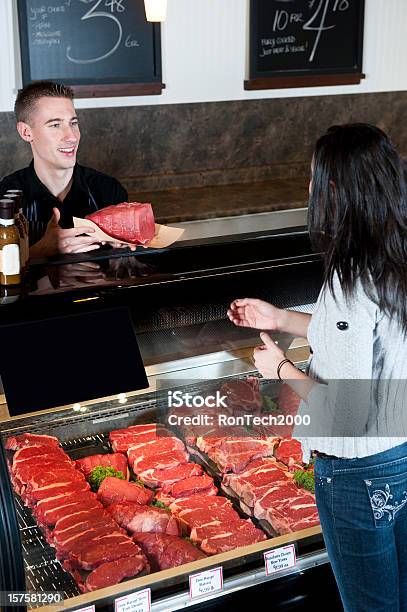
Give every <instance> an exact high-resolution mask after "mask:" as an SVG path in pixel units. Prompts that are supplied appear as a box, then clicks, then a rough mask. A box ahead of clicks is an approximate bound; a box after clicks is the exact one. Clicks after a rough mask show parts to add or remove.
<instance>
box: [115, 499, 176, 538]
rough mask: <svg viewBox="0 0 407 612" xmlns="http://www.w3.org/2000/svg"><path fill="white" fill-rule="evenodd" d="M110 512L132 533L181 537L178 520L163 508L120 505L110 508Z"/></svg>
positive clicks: (129, 504) (117, 521)
mask: <svg viewBox="0 0 407 612" xmlns="http://www.w3.org/2000/svg"><path fill="white" fill-rule="evenodd" d="M108 512H109V513H110V514H111V516H112V517H113V518H114V520H115V521H116V523H118V524H119V525H120V526H121V527H123V528H124V529H127V531H130V532H131V533H136V532H140V533H144V532H152V533H167V534H170V535H181V527H180V524H179V522H178V520H177V519H176V518H175V517H174V516H172V514H171V513H170V512H168V511H167V510H164V509H163V508H157V507H154V506H139V505H138V504H131V503H120V504H112V505H111V506H109V507H108Z"/></svg>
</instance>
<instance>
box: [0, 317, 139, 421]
mask: <svg viewBox="0 0 407 612" xmlns="http://www.w3.org/2000/svg"><path fill="white" fill-rule="evenodd" d="M0 346H1V347H2V350H1V352H0V376H1V378H2V381H3V387H4V392H5V395H6V400H7V404H8V408H9V412H10V415H11V416H16V415H19V414H25V413H29V412H34V411H37V410H43V409H47V408H54V407H57V406H64V405H69V404H74V403H76V402H81V401H86V400H91V399H97V398H100V397H105V396H108V395H116V394H118V393H126V392H128V391H135V390H137V389H145V388H146V387H148V381H147V377H146V373H145V370H144V366H143V362H142V359H141V355H140V350H139V347H138V342H137V338H136V336H135V333H134V329H133V325H132V322H131V319H130V313H129V311H128V309H127V308H114V309H111V310H110V309H109V310H101V311H95V312H90V313H86V314H78V315H70V316H65V317H57V318H53V319H47V320H41V321H34V322H30V323H23V324H13V325H5V326H1V327H0ZM19 347H21V350H19Z"/></svg>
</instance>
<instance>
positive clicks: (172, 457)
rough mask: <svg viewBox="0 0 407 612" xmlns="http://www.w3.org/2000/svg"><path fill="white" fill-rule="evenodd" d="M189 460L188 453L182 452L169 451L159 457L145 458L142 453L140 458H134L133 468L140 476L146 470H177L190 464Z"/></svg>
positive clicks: (150, 456) (149, 456) (148, 456)
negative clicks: (185, 464) (183, 465)
mask: <svg viewBox="0 0 407 612" xmlns="http://www.w3.org/2000/svg"><path fill="white" fill-rule="evenodd" d="M188 459H189V455H188V453H186V452H185V451H182V450H174V451H169V452H166V453H161V454H160V455H158V456H155V455H147V456H144V455H143V454H142V453H140V454H139V456H138V457H134V458H133V463H131V467H132V468H133V470H134V472H135V473H136V474H137V475H138V474H141V473H143V472H145V471H146V470H165V469H169V468H175V467H178V466H179V465H182V464H184V463H188Z"/></svg>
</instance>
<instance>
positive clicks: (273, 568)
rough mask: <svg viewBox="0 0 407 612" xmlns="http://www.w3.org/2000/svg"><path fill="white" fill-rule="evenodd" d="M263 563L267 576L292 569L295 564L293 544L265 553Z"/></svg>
mask: <svg viewBox="0 0 407 612" xmlns="http://www.w3.org/2000/svg"><path fill="white" fill-rule="evenodd" d="M264 563H265V566H266V575H267V576H270V575H271V574H275V573H277V572H281V571H282V570H286V569H289V568H291V567H294V566H295V565H296V563H297V559H296V556H295V548H294V544H289V545H288V546H282V547H281V548H275V549H274V550H269V551H268V552H265V553H264Z"/></svg>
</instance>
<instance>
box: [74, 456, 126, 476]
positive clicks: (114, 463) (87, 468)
mask: <svg viewBox="0 0 407 612" xmlns="http://www.w3.org/2000/svg"><path fill="white" fill-rule="evenodd" d="M75 463H76V467H77V469H78V470H80V471H81V472H82V473H83V474H85V476H86V478H88V476H90V474H91V472H92V470H94V469H95V467H99V466H102V467H113V468H114V469H115V470H117V471H118V472H122V474H123V476H124V477H125V478H126V480H128V479H129V477H130V472H129V468H128V465H127V458H126V457H125V455H123V454H122V453H112V454H106V455H90V456H89V457H85V458H83V459H77V460H76V461H75Z"/></svg>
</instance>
